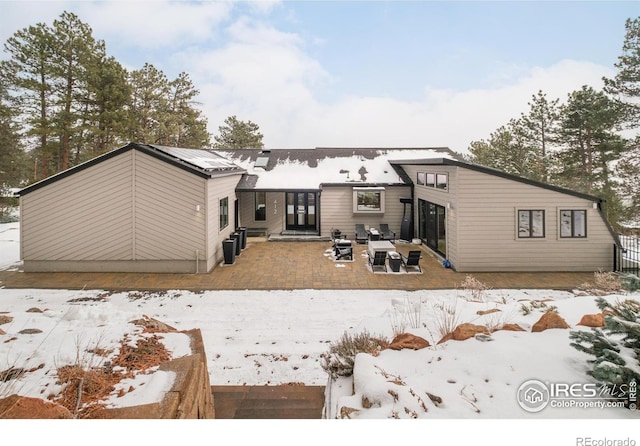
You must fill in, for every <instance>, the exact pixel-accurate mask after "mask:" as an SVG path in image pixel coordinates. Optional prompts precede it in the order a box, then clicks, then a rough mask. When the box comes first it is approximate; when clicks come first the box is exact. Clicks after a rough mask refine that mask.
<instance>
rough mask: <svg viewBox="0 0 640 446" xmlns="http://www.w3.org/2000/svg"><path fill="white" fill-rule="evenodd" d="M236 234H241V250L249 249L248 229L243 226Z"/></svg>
mask: <svg viewBox="0 0 640 446" xmlns="http://www.w3.org/2000/svg"><path fill="white" fill-rule="evenodd" d="M236 232H239V233H240V241H241V243H240V249H245V248H246V247H247V228H245V227H243V226H241V227H239V228H238V229H236Z"/></svg>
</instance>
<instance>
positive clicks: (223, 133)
mask: <svg viewBox="0 0 640 446" xmlns="http://www.w3.org/2000/svg"><path fill="white" fill-rule="evenodd" d="M218 130H219V132H220V134H219V135H216V136H214V139H215V141H216V142H215V144H214V147H215V148H217V149H247V148H251V149H261V148H263V147H264V144H263V143H262V133H260V131H259V130H260V128H259V127H258V125H257V124H255V123H253V122H251V121H246V122H245V121H240V120H238V118H236V116H235V115H234V116H229V117H228V118H227V119H225V120H224V125H222V126H220V127H218Z"/></svg>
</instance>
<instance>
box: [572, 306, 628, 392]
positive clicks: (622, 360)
mask: <svg viewBox="0 0 640 446" xmlns="http://www.w3.org/2000/svg"><path fill="white" fill-rule="evenodd" d="M596 302H597V304H598V308H600V310H602V311H603V312H604V313H605V314H606V315H605V326H604V329H600V328H592V329H591V331H573V332H571V333H570V335H569V337H570V339H572V340H573V341H574V342H572V343H571V346H573V347H574V348H576V349H577V350H579V351H582V352H585V353H588V354H589V355H591V356H593V357H595V359H593V360H589V363H591V364H592V368H591V370H589V371H588V372H587V374H588V375H590V376H592V377H594V378H595V379H596V380H597V381H598V382H599V383H601V384H602V385H604V386H606V388H607V389H608V390H609V394H610V395H612V396H614V397H618V398H619V397H624V396H625V395H626V392H627V391H628V390H629V389H628V388H627V387H626V386H630V385H631V384H630V383H632V382H635V383H637V382H639V381H640V373H639V372H638V371H639V370H640V316H639V313H640V302H638V301H636V300H631V299H627V300H624V301H622V302H617V303H615V304H613V305H612V304H609V303H608V302H607V301H606V300H604V299H603V298H601V297H600V298H598V299H597V300H596Z"/></svg>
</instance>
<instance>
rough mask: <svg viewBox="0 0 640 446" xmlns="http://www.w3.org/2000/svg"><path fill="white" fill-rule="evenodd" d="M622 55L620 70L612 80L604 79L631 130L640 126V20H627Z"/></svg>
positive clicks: (618, 63) (617, 65)
mask: <svg viewBox="0 0 640 446" xmlns="http://www.w3.org/2000/svg"><path fill="white" fill-rule="evenodd" d="M625 30H626V33H625V38H624V43H623V45H622V54H621V55H620V56H619V57H618V62H617V63H615V64H614V66H615V67H616V69H617V70H618V71H617V73H616V75H615V77H613V78H612V79H609V78H606V77H605V78H604V79H603V80H604V83H605V87H604V90H605V92H606V93H608V94H609V95H611V96H612V97H613V98H614V99H615V100H616V101H618V103H619V104H621V105H622V107H623V110H624V113H625V121H626V123H627V126H628V127H630V128H635V129H637V128H638V125H639V124H640V102H639V101H638V99H640V18H636V19H627V21H626V22H625Z"/></svg>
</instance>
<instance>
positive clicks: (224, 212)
mask: <svg viewBox="0 0 640 446" xmlns="http://www.w3.org/2000/svg"><path fill="white" fill-rule="evenodd" d="M227 226H229V197H225V198H222V199H220V230H221V231H222V230H223V229H224V228H226V227H227Z"/></svg>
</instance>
